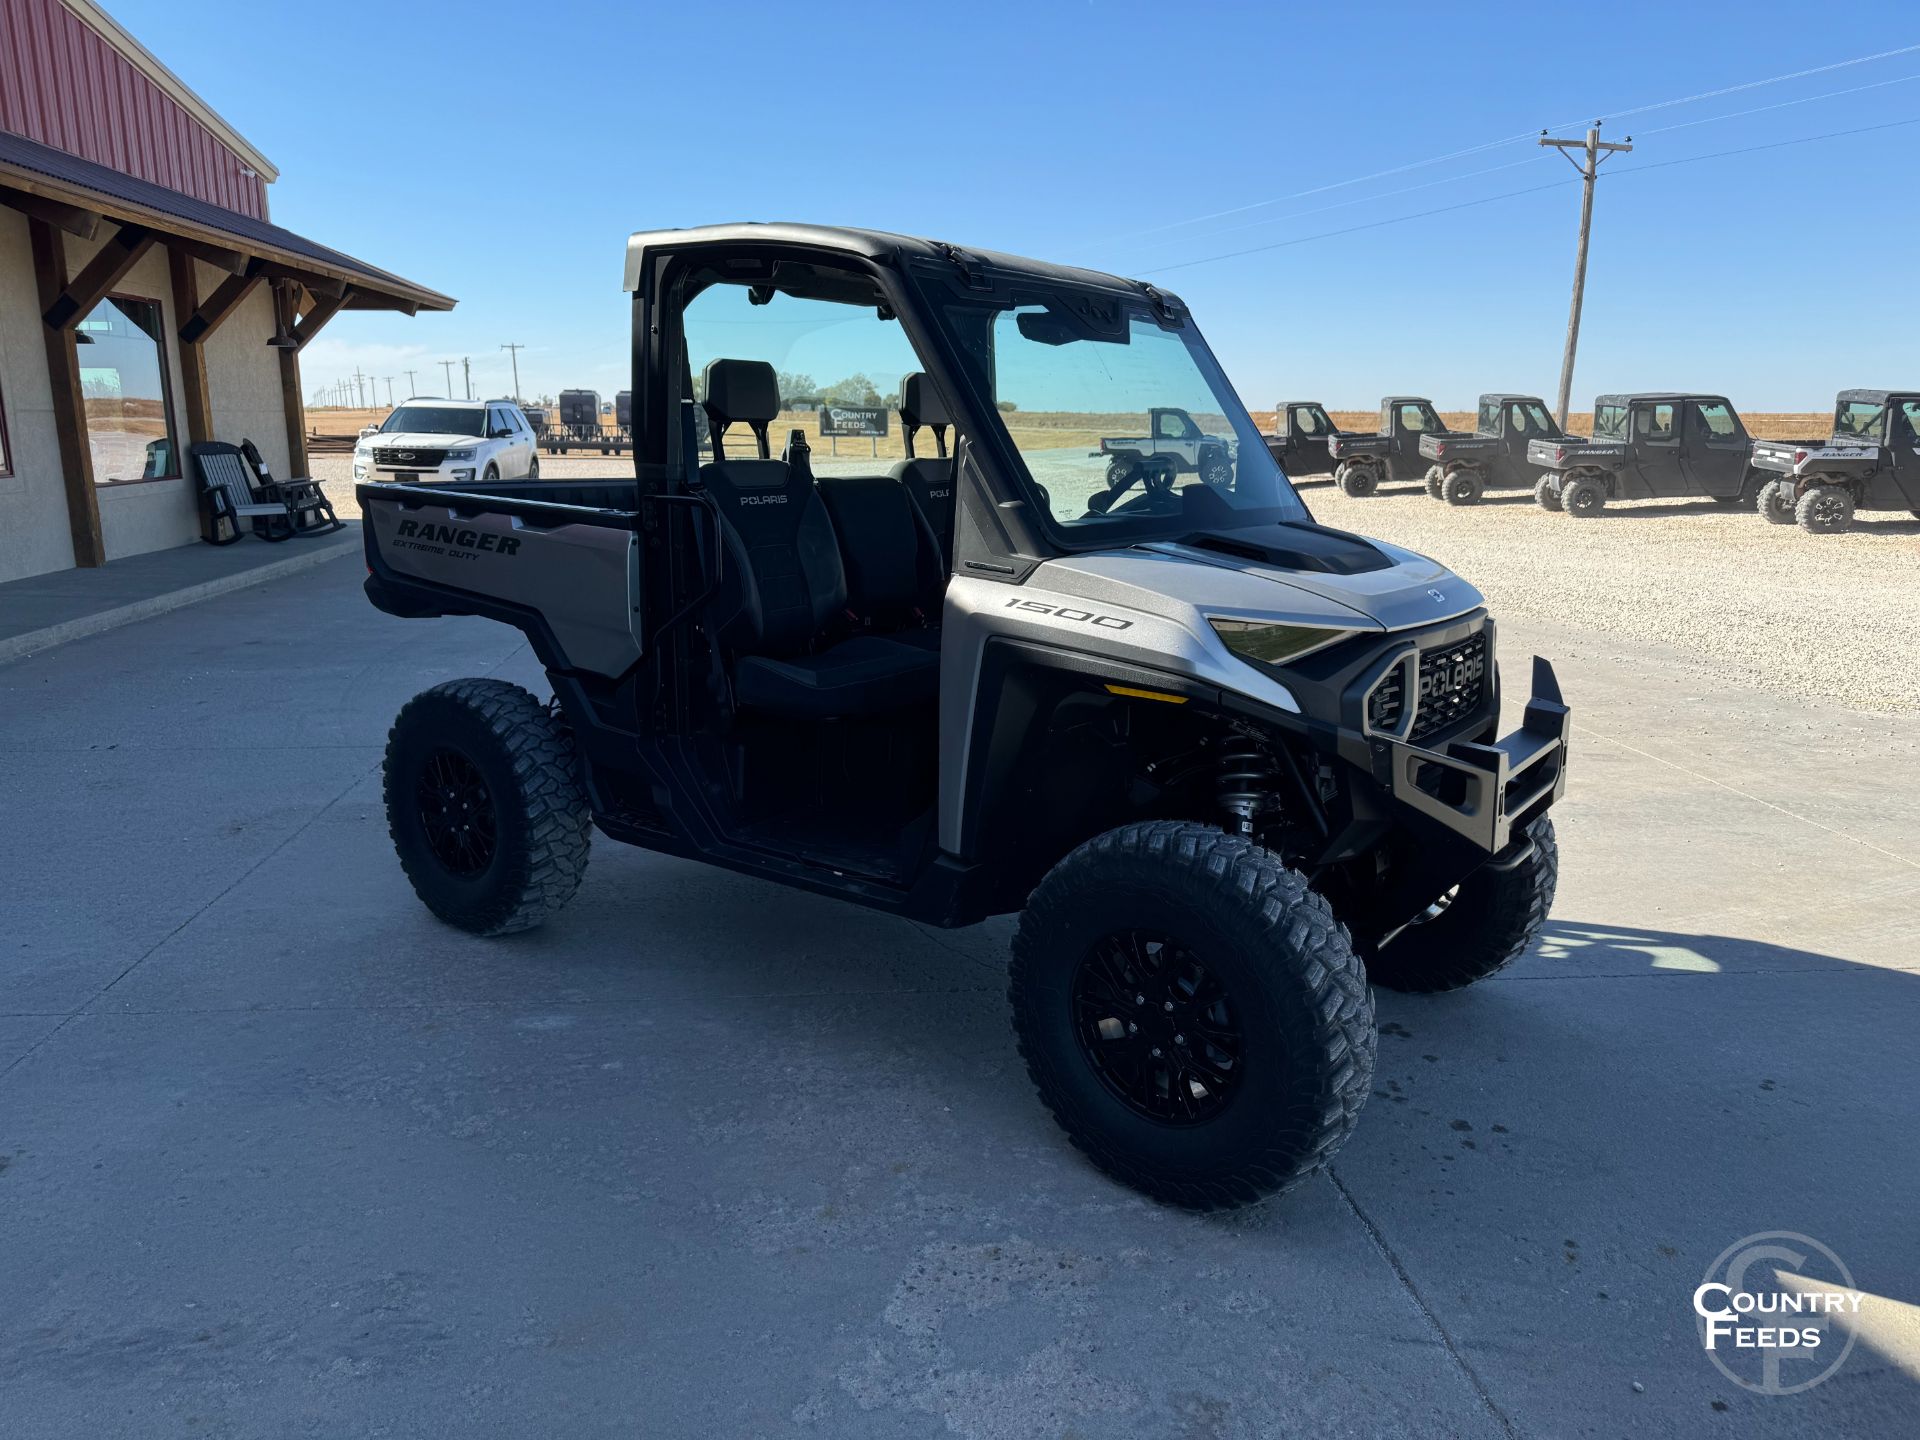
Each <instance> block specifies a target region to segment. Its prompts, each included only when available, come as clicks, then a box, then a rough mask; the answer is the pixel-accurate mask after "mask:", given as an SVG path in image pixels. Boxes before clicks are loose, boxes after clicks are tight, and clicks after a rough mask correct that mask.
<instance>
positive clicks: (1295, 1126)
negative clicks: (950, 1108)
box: [1009, 820, 1376, 1210]
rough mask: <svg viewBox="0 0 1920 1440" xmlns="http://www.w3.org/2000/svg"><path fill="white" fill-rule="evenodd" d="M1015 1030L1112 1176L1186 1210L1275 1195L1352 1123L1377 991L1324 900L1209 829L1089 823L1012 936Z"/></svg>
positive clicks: (1043, 1082)
mask: <svg viewBox="0 0 1920 1440" xmlns="http://www.w3.org/2000/svg"><path fill="white" fill-rule="evenodd" d="M1009 998H1010V1000H1011V1002H1012V1006H1013V1026H1014V1033H1015V1035H1016V1036H1017V1037H1018V1039H1019V1043H1020V1053H1021V1055H1022V1056H1024V1057H1025V1059H1026V1062H1027V1069H1028V1072H1029V1073H1030V1074H1031V1075H1032V1077H1033V1082H1034V1084H1035V1085H1036V1086H1037V1087H1038V1088H1039V1091H1040V1098H1041V1099H1042V1100H1043V1101H1044V1102H1045V1103H1046V1105H1047V1108H1048V1109H1049V1110H1051V1111H1052V1112H1053V1115H1054V1118H1055V1119H1056V1120H1058V1121H1059V1122H1060V1125H1061V1127H1062V1128H1063V1129H1064V1130H1065V1131H1066V1132H1067V1136H1068V1138H1069V1139H1070V1140H1072V1142H1073V1143H1074V1145H1076V1146H1077V1147H1078V1148H1079V1149H1080V1150H1082V1151H1083V1152H1084V1153H1085V1154H1086V1155H1087V1157H1088V1158H1089V1159H1090V1160H1092V1161H1093V1162H1094V1164H1096V1165H1098V1166H1099V1167H1100V1168H1101V1169H1103V1170H1105V1171H1106V1172H1107V1173H1108V1174H1110V1175H1112V1176H1114V1177H1115V1178H1116V1179H1118V1180H1121V1181H1123V1182H1124V1183H1126V1184H1128V1185H1132V1186H1134V1187H1136V1188H1137V1189H1140V1190H1143V1191H1145V1192H1146V1193H1147V1194H1149V1195H1151V1196H1153V1197H1155V1198H1156V1199H1160V1200H1164V1201H1168V1202H1170V1203H1172V1204H1176V1205H1183V1206H1188V1207H1191V1208H1193V1209H1200V1210H1211V1209H1217V1208H1221V1207H1225V1206H1233V1205H1241V1204H1245V1203H1248V1202H1250V1201H1254V1200H1258V1199H1261V1198H1262V1197H1264V1196H1267V1195H1272V1194H1276V1193H1278V1192H1280V1191H1282V1190H1285V1189H1287V1188H1289V1187H1291V1186H1292V1185H1295V1184H1297V1183H1298V1182H1299V1181H1300V1180H1302V1179H1303V1178H1305V1177H1306V1176H1307V1175H1309V1174H1311V1173H1312V1172H1313V1171H1314V1170H1316V1169H1318V1168H1319V1167H1320V1166H1321V1165H1324V1164H1325V1163H1326V1162H1327V1161H1328V1160H1329V1159H1330V1158H1331V1157H1332V1156H1333V1154H1334V1152H1335V1151H1336V1150H1338V1149H1339V1147H1340V1146H1341V1144H1342V1143H1343V1142H1344V1141H1345V1140H1346V1138H1347V1136H1348V1134H1349V1133H1350V1132H1351V1131H1352V1129H1353V1126H1354V1122H1355V1120H1356V1118H1357V1117H1358V1115H1359V1112H1360V1107H1361V1105H1362V1104H1364V1103H1365V1101H1366V1098H1367V1095H1368V1090H1369V1086H1370V1083H1371V1080H1372V1075H1373V1057H1374V1046H1375V1043H1376V1041H1375V1034H1374V1026H1373V999H1372V996H1371V995H1370V994H1369V992H1368V990H1367V986H1366V976H1365V972H1364V970H1363V968H1362V966H1361V965H1360V962H1359V961H1358V959H1356V958H1355V956H1354V953H1353V950H1352V948H1351V946H1350V944H1349V943H1348V939H1347V934H1346V931H1345V930H1344V929H1343V928H1342V927H1341V926H1340V924H1339V922H1338V921H1336V920H1335V919H1334V916H1333V911H1332V910H1331V909H1330V908H1329V907H1328V905H1327V902H1326V901H1325V900H1324V899H1323V898H1322V897H1321V896H1319V895H1318V894H1316V893H1315V892H1314V891H1313V890H1312V889H1311V888H1310V887H1309V886H1308V884H1307V881H1306V879H1305V877H1303V876H1302V875H1300V874H1299V873H1298V872H1296V871H1293V870H1290V869H1288V868H1287V867H1286V866H1285V865H1284V864H1282V863H1281V861H1280V859H1279V857H1278V856H1276V855H1274V854H1273V853H1272V852H1271V851H1269V850H1266V849H1264V848H1262V847H1261V846H1258V845H1256V844H1254V843H1253V841H1251V840H1248V839H1246V838H1244V837H1242V836H1237V835H1228V834H1226V833H1225V832H1224V831H1221V830H1219V829H1216V828H1215V827H1213V826H1210V825H1202V824H1197V823H1192V822H1188V821H1173V820H1157V821H1147V822H1143V823H1140V824H1135V825H1126V826H1122V827H1121V828H1120V829H1117V830H1110V831H1108V832H1107V833H1106V834H1104V835H1100V836H1096V837H1095V838H1094V839H1092V840H1089V841H1088V842H1087V843H1086V844H1084V845H1082V846H1080V847H1079V848H1078V849H1077V850H1075V851H1073V852H1072V853H1071V854H1069V855H1068V856H1067V857H1066V858H1065V859H1064V860H1062V861H1061V862H1060V863H1059V864H1058V865H1056V866H1055V867H1054V868H1053V869H1052V870H1051V871H1050V872H1048V874H1047V876H1046V877H1045V878H1044V879H1043V880H1042V881H1041V882H1040V884H1039V886H1038V888H1036V889H1035V891H1034V892H1033V896H1032V898H1031V899H1030V900H1029V901H1028V905H1027V909H1026V912H1025V913H1024V914H1023V915H1022V916H1021V917H1020V928H1019V930H1018V932H1017V933H1016V935H1015V937H1014V942H1013V964H1012V969H1011V986H1010V989H1009Z"/></svg>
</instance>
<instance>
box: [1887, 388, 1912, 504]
mask: <svg viewBox="0 0 1920 1440" xmlns="http://www.w3.org/2000/svg"><path fill="white" fill-rule="evenodd" d="M1888 408H1889V409H1890V410H1892V411H1893V415H1892V418H1891V420H1890V422H1889V423H1890V424H1891V426H1892V429H1891V430H1890V431H1889V432H1888V435H1887V454H1888V455H1889V457H1890V458H1891V459H1892V462H1893V483H1894V484H1895V486H1897V487H1898V489H1899V491H1900V496H1901V499H1902V501H1903V502H1904V503H1905V505H1906V507H1907V508H1908V509H1909V510H1914V511H1920V399H1912V400H1895V401H1894V402H1893V403H1892V404H1891V405H1890V406H1889V407H1888Z"/></svg>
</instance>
